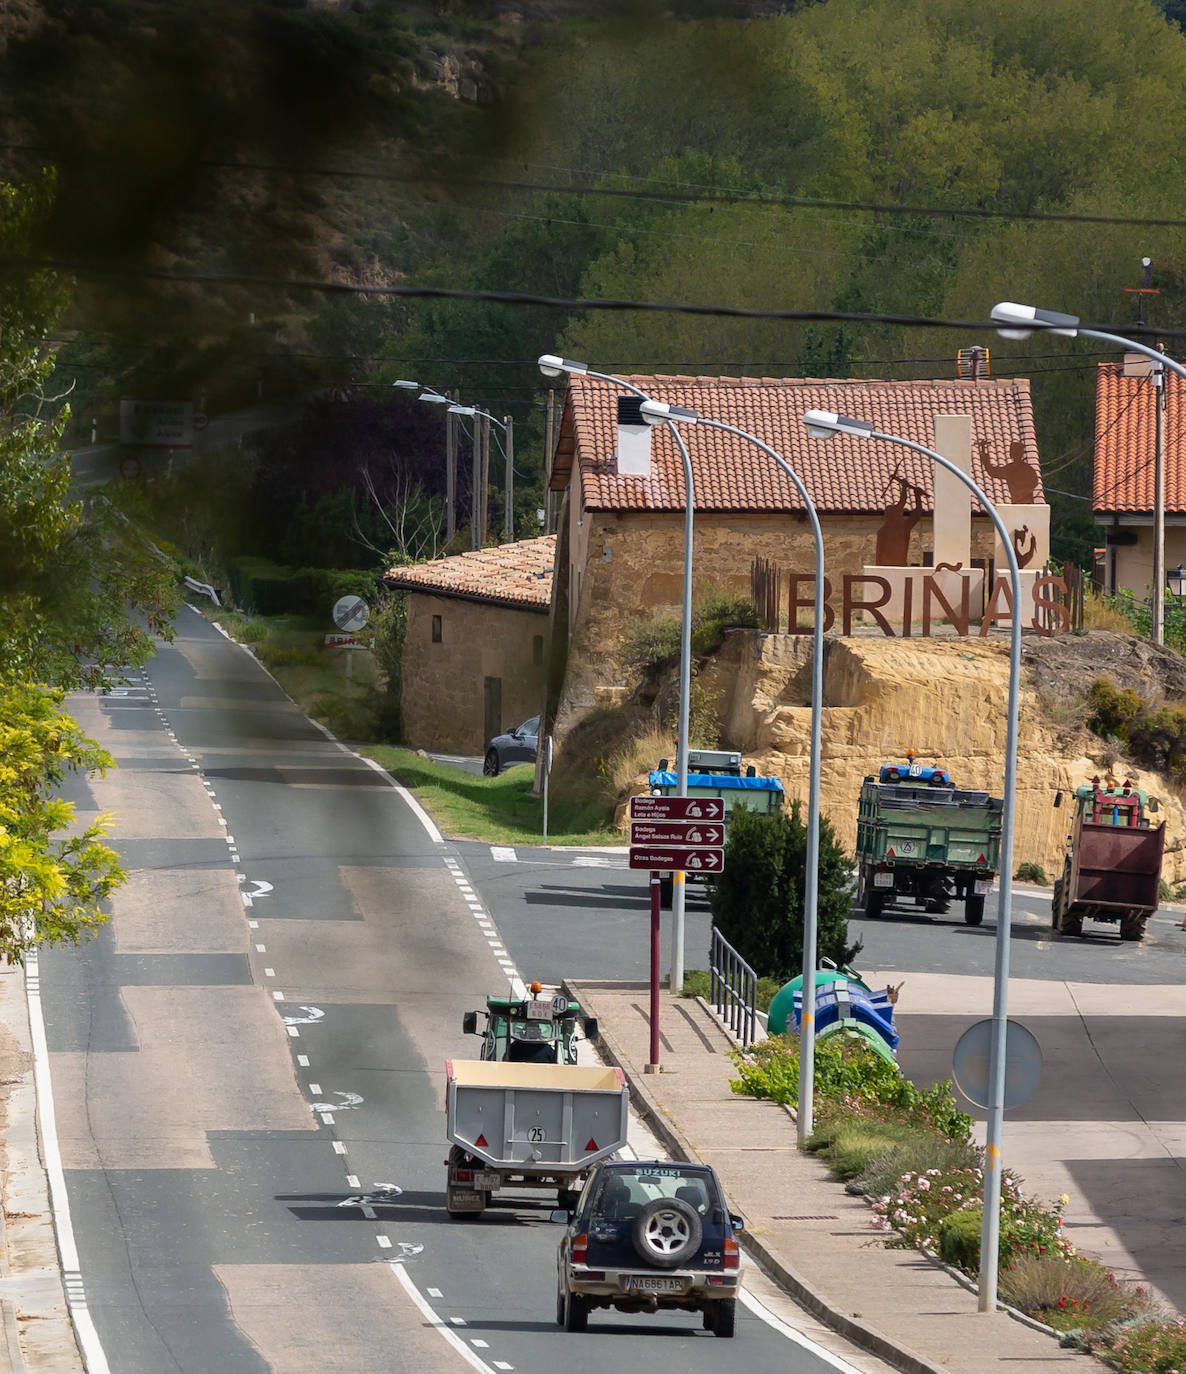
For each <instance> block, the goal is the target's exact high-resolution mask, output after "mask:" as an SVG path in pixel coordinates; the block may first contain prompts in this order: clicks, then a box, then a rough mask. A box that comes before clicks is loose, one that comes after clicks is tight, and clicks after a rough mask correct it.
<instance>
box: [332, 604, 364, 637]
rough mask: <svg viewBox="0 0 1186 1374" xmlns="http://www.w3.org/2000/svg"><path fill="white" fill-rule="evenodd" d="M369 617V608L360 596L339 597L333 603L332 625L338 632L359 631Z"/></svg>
mask: <svg viewBox="0 0 1186 1374" xmlns="http://www.w3.org/2000/svg"><path fill="white" fill-rule="evenodd" d="M370 615H371V608H370V607H369V606H368V605H367V603H366V602H365V601H364V600H363V599H362V597H361V596H340V597H339V598H338V599H337V601H335V602H334V609H333V617H334V624H335V625H336V626H337V627H338V629H339V630H347V631H352V630H361V629H362V627H363V626H364V625H365V624H366V623H367V621H368V620H369V619H370Z"/></svg>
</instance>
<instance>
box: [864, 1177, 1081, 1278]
mask: <svg viewBox="0 0 1186 1374" xmlns="http://www.w3.org/2000/svg"><path fill="white" fill-rule="evenodd" d="M983 1189H984V1175H983V1172H982V1171H981V1170H980V1169H950V1170H948V1171H946V1172H944V1171H942V1170H939V1169H927V1170H926V1171H925V1172H921V1173H914V1172H911V1173H906V1174H903V1175H902V1177H901V1178H900V1179H899V1180H898V1186H897V1192H896V1194H891V1195H890V1196H889V1197H883V1198H879V1199H878V1200H877V1201H876V1202H874V1204H873V1213H874V1225H875V1226H879V1227H881V1228H882V1229H884V1230H895V1231H897V1232H898V1233H899V1235H900V1236H901V1240H900V1242H898V1243H900V1244H903V1245H917V1246H919V1247H920V1248H921V1249H925V1250H934V1251H938V1250H939V1249H940V1244H941V1233H942V1229H943V1223H944V1221H945V1220H946V1219H947V1218H948V1217H950V1216H951V1215H952V1214H953V1213H955V1212H966V1213H968V1214H969V1218H968V1222H967V1223H966V1224H964V1225H962V1226H961V1227H960V1228H959V1229H960V1230H961V1232H969V1231H970V1232H971V1233H972V1235H973V1236H976V1234H977V1232H978V1229H979V1217H980V1214H981V1195H982V1192H983ZM1062 1207H1063V1203H1062V1201H1061V1200H1060V1201H1059V1202H1057V1203H1056V1204H1055V1206H1054V1208H1053V1209H1047V1208H1045V1207H1043V1206H1041V1205H1040V1204H1039V1203H1036V1202H1029V1201H1027V1200H1026V1199H1025V1198H1023V1197H1022V1195H1021V1190H1020V1188H1019V1187H1018V1185H1017V1180H1016V1179H1015V1178H1014V1177H1013V1175H1012V1174H1010V1173H1008V1172H1006V1173H1005V1174H1004V1175H1003V1176H1002V1178H1001V1231H1000V1259H1001V1263H1002V1264H1008V1263H1009V1262H1010V1260H1011V1259H1012V1257H1014V1256H1016V1255H1022V1254H1027V1253H1029V1254H1035V1255H1047V1254H1049V1255H1055V1256H1058V1257H1061V1258H1063V1259H1069V1258H1070V1256H1071V1255H1073V1254H1074V1253H1075V1252H1074V1248H1073V1247H1072V1246H1071V1244H1070V1242H1069V1241H1068V1240H1066V1239H1065V1237H1064V1236H1063V1235H1062V1215H1061V1212H1062ZM973 1213H974V1214H975V1219H976V1220H975V1222H973V1218H972V1215H971V1214H973ZM893 1243H894V1242H892V1241H891V1244H893ZM948 1248H949V1252H950V1253H952V1254H953V1258H956V1261H957V1262H958V1263H959V1266H960V1268H962V1269H965V1270H966V1271H967V1272H968V1273H970V1274H975V1273H976V1272H977V1270H978V1268H979V1242H978V1239H977V1240H976V1243H975V1244H974V1245H971V1246H965V1247H962V1248H959V1249H956V1250H955V1251H950V1247H948Z"/></svg>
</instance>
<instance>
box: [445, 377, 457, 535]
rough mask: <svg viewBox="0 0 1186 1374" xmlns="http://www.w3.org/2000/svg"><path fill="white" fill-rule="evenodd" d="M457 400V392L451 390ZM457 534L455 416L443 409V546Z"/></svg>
mask: <svg viewBox="0 0 1186 1374" xmlns="http://www.w3.org/2000/svg"><path fill="white" fill-rule="evenodd" d="M453 400H454V402H456V400H457V392H456V391H454V392H453ZM456 534H457V416H456V415H454V414H453V413H452V411H450V410H448V409H446V411H445V547H446V548H447V547H448V546H449V545H450V544H452V542H453V540H454V538H455V536H456Z"/></svg>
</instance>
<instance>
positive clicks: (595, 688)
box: [550, 376, 1048, 734]
mask: <svg viewBox="0 0 1186 1374" xmlns="http://www.w3.org/2000/svg"><path fill="white" fill-rule="evenodd" d="M630 380H631V381H632V382H633V383H634V384H635V385H637V386H638V387H640V388H641V389H642V390H643V391H645V392H646V393H647V394H648V395H650V396H652V397H653V398H654V399H656V400H660V401H667V402H669V403H671V404H673V405H678V406H683V407H688V408H690V409H692V410H694V411H696V412H697V413H698V414H700V415H702V416H704V417H706V418H711V419H715V420H720V421H724V422H726V423H729V424H733V425H736V426H737V427H738V428H741V429H744V430H747V431H748V432H750V433H752V434H755V435H756V436H757V437H758V438H760V439H762V440H763V441H764V442H765V443H767V444H769V445H770V446H771V447H772V448H774V449H775V450H776V451H777V452H779V453H780V454H781V455H782V456H783V457H784V458H785V459H786V460H787V462H788V463H789V464H790V465H791V467H792V468H794V469H795V471H796V472H797V473H798V474H799V476H800V477H801V478H802V480H803V482H804V484H805V486H806V487H807V490H808V491H809V492H810V493H811V495H812V498H813V500H814V501H815V503H816V506H817V509H818V511H819V515H820V522H821V526H822V529H823V535H824V546H825V564H826V573H827V577H828V580H829V582H830V583H831V585H832V587H833V588H838V587H840V586H841V585H842V581H843V578H844V576H845V574H852V575H854V576H856V575H860V574H861V573H862V570H863V569H866V568H867V567H868V566H869V565H871V564H874V563H875V562H876V561H877V558H878V552H879V548H880V547H882V545H883V542H884V541H879V537H878V536H879V532H882V531H883V529H884V527H885V526H886V524H887V519H886V513H887V508H888V507H889V506H891V505H893V504H895V503H897V504H901V505H905V506H906V508H907V509H906V522H907V524H908V525H909V528H908V530H907V535H908V538H907V539H906V540H905V542H904V543H903V547H904V548H905V555H906V556H905V559H904V562H905V563H906V564H914V565H920V566H921V565H926V564H928V563H930V562H931V559H932V555H933V552H934V548H935V529H934V521H933V518H932V517H933V513H934V509H935V475H934V466H935V465H934V464H933V463H932V462H931V461H930V460H928V459H926V458H924V457H923V456H922V455H916V454H913V453H911V452H909V451H908V450H906V449H903V448H902V447H901V446H900V445H892V444H887V443H876V442H870V441H861V440H856V439H851V438H846V437H836V438H833V439H832V440H830V441H828V442H821V441H819V440H813V439H810V438H809V437H808V435H807V433H806V431H805V430H804V427H803V423H802V417H803V413H804V412H805V411H807V410H811V409H819V410H825V411H834V412H837V413H839V414H843V415H853V416H857V417H859V418H861V419H866V420H869V421H871V422H872V423H873V424H874V426H875V427H876V428H877V429H879V430H881V431H883V432H885V433H888V434H894V435H897V436H900V437H901V438H905V439H912V440H914V441H915V442H917V443H921V444H924V445H926V446H927V447H930V448H934V446H935V442H936V441H935V422H936V419H937V418H938V417H942V416H970V417H971V427H970V428H971V452H970V454H969V455H968V463H969V467H968V470H969V471H970V473H971V475H972V476H973V478H975V480H976V481H977V482H978V483H979V484H980V485H981V486H982V488H983V489H984V490H985V491H986V492H987V494H988V495H989V496H990V498H991V499H992V500H993V501H994V503H997V502H1001V503H1008V502H1010V501H1011V500H1013V501H1015V502H1018V504H1019V505H1021V504H1024V505H1025V507H1026V509H1029V510H1035V509H1038V508H1040V514H1041V515H1043V516H1046V515H1047V514H1048V511H1047V508H1046V507H1045V503H1044V498H1043V496H1042V487H1041V476H1040V469H1039V465H1038V452H1037V443H1036V439H1035V435H1034V424H1033V411H1032V406H1031V401H1030V391H1029V383H1028V381H1026V380H1024V379H1009V380H1006V381H990V380H977V381H956V380H953V381H928V382H826V381H814V380H799V379H790V380H779V379H769V378H763V379H747V378H740V379H738V378H715V377H699V378H697V377H633V378H631V379H630ZM620 398H622V399H621V400H620ZM632 407H633V409H632ZM636 407H637V402H636V401H635V402H632V401H631V400H630V399H629V397H628V396H627V394H626V393H625V391H624V389H623V388H621V387H619V386H616V385H614V384H612V383H607V382H602V381H598V380H595V379H593V378H589V377H584V376H573V377H570V379H569V383H568V389H567V393H566V396H565V401H564V409H563V414H562V418H561V423H560V426H559V432H558V438H557V443H556V448H555V452H554V454H553V461H552V467H551V487H552V489H553V490H554V491H557V492H561V491H562V492H564V499H563V505H562V510H561V516H560V522H559V531H558V536H557V538H558V544H557V550H556V586H555V595H554V600H553V608H552V614H553V637H554V643H553V650H552V652H553V656H554V663H556V664H557V665H563V668H560V667H559V666H558V667H557V668H556V669H555V670H554V673H553V678H552V686H551V689H550V710H551V711H554V712H555V715H554V719H555V722H556V729H557V730H558V732H559V733H560V734H563V733H564V732H565V730H566V728H567V726H568V725H570V724H571V723H572V722H573V721H574V720H575V719H577V718H579V717H580V716H582V715H583V714H584V713H585V712H586V711H587V710H588V709H589V708H591V707H593V706H595V705H598V704H607V705H608V704H612V703H614V702H616V701H617V700H619V699H620V698H621V696H622V694H623V692H624V691H625V690H626V684H624V683H623V680H622V673H621V670H620V669H619V666H618V663H617V660H616V657H615V646H616V644H617V642H618V639H619V635H620V633H621V629H622V626H623V624H624V622H625V621H626V620H627V619H629V618H631V617H642V616H650V615H653V614H656V613H659V614H668V615H672V614H678V611H679V606H680V596H681V583H682V577H683V540H684V533H683V532H684V509H685V500H686V497H685V483H684V473H683V464H682V460H681V458H680V455H679V452H678V449H677V448H676V445H675V443H674V441H673V439H672V437H671V435H670V433H669V431H668V430H667V429H666V427H659V428H656V429H652V428H650V427H649V426H643V425H641V424H640V417H639V416H638V412H637V408H636ZM965 430H966V426H965ZM682 433H683V435H684V438H685V441H686V443H687V445H688V449H689V452H690V458H691V466H692V473H693V481H694V484H695V501H694V511H695V545H694V553H693V586H694V597H697V596H699V595H701V594H703V592H704V591H705V590H706V589H707V588H709V587H719V588H722V589H724V590H726V591H729V592H732V593H743V594H748V593H749V591H750V587H751V568H752V565H753V562H754V559H755V558H757V557H761V558H764V559H768V560H771V561H772V562H773V563H775V564H776V565H777V566H778V567H779V568H780V569H781V570H782V571H783V572H784V574H790V573H795V574H810V573H811V571H812V569H813V568H814V545H813V542H812V536H811V528H810V525H809V524H808V521H807V517H806V513H805V510H804V507H803V503H802V500H801V499H800V497H799V495H798V493H797V491H796V490H795V488H794V486H793V484H792V483H791V482H790V480H789V479H788V478H787V477H786V475H785V474H784V473H783V472H782V470H781V469H780V468H779V467H778V466H777V465H776V464H775V463H774V462H773V461H772V460H771V459H770V458H769V457H768V456H767V455H765V454H764V453H762V451H761V450H760V449H758V448H756V447H755V446H754V445H753V444H750V443H748V442H746V441H745V440H742V439H739V438H735V437H734V436H732V435H729V434H725V433H722V432H721V431H719V430H713V429H707V428H705V427H703V426H699V425H693V426H685V427H683V429H682ZM948 456H950V455H948ZM952 480H954V479H952ZM1019 498H1020V500H1019ZM994 549H995V543H994V532H993V529H992V526H991V524H990V522H989V520H988V517H987V516H986V515H985V514H984V512H983V511H981V510H980V509H979V507H978V506H977V505H975V504H973V505H972V509H971V539H970V554H971V562H972V563H973V564H978V565H979V566H982V567H984V569H985V572H986V573H987V574H989V575H988V577H987V578H986V579H985V583H986V585H988V586H991V585H992V577H991V573H992V562H993V557H994ZM944 557H945V555H944V554H943V552H942V549H941V552H940V558H941V560H942V559H943V558H944ZM1042 557H1043V558H1044V557H1045V554H1044V553H1043V555H1042ZM811 585H812V584H811V581H810V579H809V578H808V579H806V580H804V581H803V582H801V583H800V584H799V587H800V591H799V595H800V596H801V597H802V598H804V599H805V600H806V601H808V602H809V601H810V597H811ZM804 616H805V619H807V620H808V621H809V620H810V609H809V607H808V608H807V609H806V610H805V612H804ZM787 618H788V617H787V613H786V608H785V605H784V612H783V620H784V623H785V622H786V621H787ZM838 628H839V627H838ZM561 677H562V678H563V686H562V687H561V686H560V680H561Z"/></svg>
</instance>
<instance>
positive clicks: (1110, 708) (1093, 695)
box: [1087, 677, 1145, 742]
mask: <svg viewBox="0 0 1186 1374" xmlns="http://www.w3.org/2000/svg"><path fill="white" fill-rule="evenodd" d="M1087 704H1088V706H1089V707H1090V708H1091V715H1089V716H1088V717H1087V728H1088V729H1089V730H1090V731H1092V732H1093V733H1094V734H1097V735H1101V736H1103V737H1104V738H1112V739H1119V740H1124V741H1125V742H1127V740H1128V732H1129V730H1130V729H1131V727H1132V725H1133V723H1134V722H1135V721H1136V720H1137V719H1138V717H1140V716H1141V715H1142V714H1143V713H1144V710H1145V703H1144V702H1143V701H1142V700H1141V698H1140V697H1139V696H1137V694H1136V692H1134V691H1133V689H1132V688H1131V687H1117V686H1116V684H1115V683H1114V682H1109V681H1108V680H1107V678H1102V677H1098V678H1096V680H1095V681H1094V682H1093V683H1092V684H1091V687H1090V688H1089V689H1088V693H1087Z"/></svg>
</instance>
